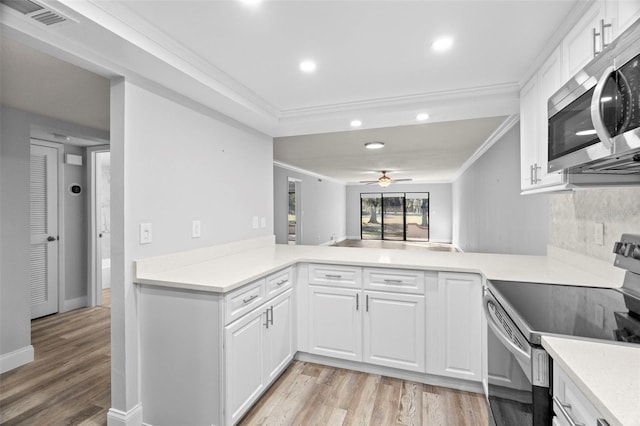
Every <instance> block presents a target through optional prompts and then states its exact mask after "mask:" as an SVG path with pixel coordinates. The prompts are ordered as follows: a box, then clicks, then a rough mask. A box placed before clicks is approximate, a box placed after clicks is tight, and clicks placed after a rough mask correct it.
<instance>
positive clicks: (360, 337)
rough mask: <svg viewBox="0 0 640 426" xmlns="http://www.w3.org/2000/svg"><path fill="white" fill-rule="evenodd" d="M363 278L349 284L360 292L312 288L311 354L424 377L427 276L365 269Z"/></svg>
mask: <svg viewBox="0 0 640 426" xmlns="http://www.w3.org/2000/svg"><path fill="white" fill-rule="evenodd" d="M332 269H333V267H329V266H327V267H323V270H332ZM310 272H311V271H310ZM335 274H336V273H335V271H331V275H335ZM314 276H317V274H316V273H313V274H312V273H310V281H311V279H313V277H314ZM364 277H365V280H364V283H363V282H362V280H361V279H360V277H358V278H357V279H355V280H351V279H349V281H348V282H347V285H348V286H353V287H358V288H344V283H336V284H334V285H331V286H328V285H323V286H317V285H309V286H308V289H307V291H308V295H309V296H308V301H309V305H308V310H309V313H308V315H309V320H308V325H309V352H310V353H312V354H315V355H324V356H329V357H333V358H340V359H346V360H351V361H360V362H362V361H364V362H366V363H369V364H376V365H382V366H386V367H395V368H399V369H403V370H411V371H416V372H422V373H424V372H425V296H424V285H425V273H424V272H422V271H408V270H400V269H383V268H365V271H364ZM430 277H432V278H434V277H435V274H433V273H432V274H430ZM358 280H359V281H358ZM363 289H375V291H373V290H363ZM379 290H386V291H379Z"/></svg>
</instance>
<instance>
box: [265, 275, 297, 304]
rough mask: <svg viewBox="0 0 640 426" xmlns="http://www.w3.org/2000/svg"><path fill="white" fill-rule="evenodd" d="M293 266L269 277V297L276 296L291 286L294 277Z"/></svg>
mask: <svg viewBox="0 0 640 426" xmlns="http://www.w3.org/2000/svg"><path fill="white" fill-rule="evenodd" d="M292 272H293V270H292V269H291V268H287V269H283V270H282V271H278V272H276V273H274V274H271V275H269V276H268V277H267V298H271V297H274V296H276V295H278V294H280V293H282V292H283V291H285V290H286V289H288V288H291V281H292V279H293V274H292Z"/></svg>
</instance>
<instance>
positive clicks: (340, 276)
mask: <svg viewBox="0 0 640 426" xmlns="http://www.w3.org/2000/svg"><path fill="white" fill-rule="evenodd" d="M325 278H335V279H337V280H339V279H340V278H342V275H332V274H325Z"/></svg>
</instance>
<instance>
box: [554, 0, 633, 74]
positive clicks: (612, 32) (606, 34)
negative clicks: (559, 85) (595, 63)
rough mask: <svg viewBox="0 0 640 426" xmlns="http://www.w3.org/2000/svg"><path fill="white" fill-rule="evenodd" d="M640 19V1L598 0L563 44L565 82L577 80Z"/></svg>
mask: <svg viewBox="0 0 640 426" xmlns="http://www.w3.org/2000/svg"><path fill="white" fill-rule="evenodd" d="M639 17H640V0H606V1H604V0H601V1H596V2H594V4H593V5H592V6H591V7H590V8H589V9H588V10H587V12H586V13H585V14H584V15H583V16H582V18H581V19H580V20H579V21H578V23H577V24H576V25H575V26H574V27H573V29H572V30H571V31H570V32H569V33H568V34H567V35H566V37H565V38H564V40H563V41H562V50H563V52H564V68H563V78H562V80H563V81H568V80H569V79H570V78H572V77H574V76H575V75H576V74H577V73H578V72H579V71H580V70H581V69H582V68H583V67H584V66H585V65H586V64H587V63H588V62H589V61H590V60H591V59H593V58H594V57H595V56H596V55H597V54H598V53H600V52H602V49H604V48H605V47H607V46H608V45H609V44H611V42H612V41H613V40H614V39H615V38H616V37H618V36H619V35H620V34H621V33H622V32H624V30H626V29H627V28H629V27H630V26H631V24H633V23H634V22H635V21H636V20H637V19H638V18H639Z"/></svg>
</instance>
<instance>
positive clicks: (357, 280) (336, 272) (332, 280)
mask: <svg viewBox="0 0 640 426" xmlns="http://www.w3.org/2000/svg"><path fill="white" fill-rule="evenodd" d="M309 284H320V285H332V286H338V287H351V288H361V287H362V268H358V267H356V266H338V265H314V264H311V265H309Z"/></svg>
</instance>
